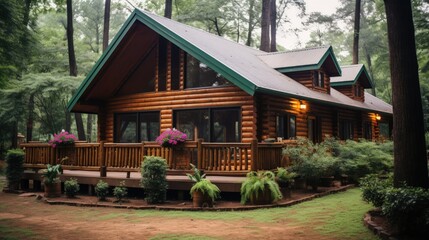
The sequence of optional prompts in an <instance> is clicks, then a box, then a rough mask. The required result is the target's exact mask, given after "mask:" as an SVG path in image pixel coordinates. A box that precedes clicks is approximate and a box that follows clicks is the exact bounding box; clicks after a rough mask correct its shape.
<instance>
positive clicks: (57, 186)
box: [45, 182, 61, 198]
mask: <svg viewBox="0 0 429 240" xmlns="http://www.w3.org/2000/svg"><path fill="white" fill-rule="evenodd" d="M45 197H47V198H54V197H61V182H55V183H45Z"/></svg>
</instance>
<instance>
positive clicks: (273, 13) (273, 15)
mask: <svg viewBox="0 0 429 240" xmlns="http://www.w3.org/2000/svg"><path fill="white" fill-rule="evenodd" d="M270 21H271V23H270V24H271V47H270V51H271V52H277V9H276V0H271V7H270Z"/></svg>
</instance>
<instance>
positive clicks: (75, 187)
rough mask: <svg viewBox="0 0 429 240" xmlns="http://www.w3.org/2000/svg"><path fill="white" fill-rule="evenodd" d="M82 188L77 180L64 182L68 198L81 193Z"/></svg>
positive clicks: (72, 179)
mask: <svg viewBox="0 0 429 240" xmlns="http://www.w3.org/2000/svg"><path fill="white" fill-rule="evenodd" d="M79 189H80V186H79V183H78V182H77V179H76V178H70V179H69V180H66V181H65V182H64V192H65V193H66V195H67V197H74V196H76V194H77V193H78V192H79Z"/></svg>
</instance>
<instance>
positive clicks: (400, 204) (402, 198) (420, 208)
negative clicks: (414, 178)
mask: <svg viewBox="0 0 429 240" xmlns="http://www.w3.org/2000/svg"><path fill="white" fill-rule="evenodd" d="M382 211H383V214H384V215H385V216H386V217H387V219H389V222H390V223H391V224H393V225H394V226H395V227H396V228H397V230H399V232H401V233H409V234H418V233H420V235H422V234H424V235H426V236H428V233H429V191H428V190H427V189H423V188H412V187H403V188H391V189H388V190H387V191H386V192H385V198H384V203H383V206H382Z"/></svg>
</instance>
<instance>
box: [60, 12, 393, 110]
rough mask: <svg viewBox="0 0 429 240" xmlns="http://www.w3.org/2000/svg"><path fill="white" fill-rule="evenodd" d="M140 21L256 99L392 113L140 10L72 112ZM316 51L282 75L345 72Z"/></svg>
mask: <svg viewBox="0 0 429 240" xmlns="http://www.w3.org/2000/svg"><path fill="white" fill-rule="evenodd" d="M136 22H140V23H142V24H143V25H145V26H147V27H149V28H150V29H152V30H153V31H154V32H156V33H157V34H159V35H160V36H162V37H164V38H166V39H167V40H168V41H170V42H172V43H173V44H175V45H177V46H178V47H179V48H181V49H183V50H184V51H186V52H187V53H189V54H191V55H192V56H194V57H195V58H197V59H198V60H199V61H201V62H203V63H205V64H206V65H207V66H208V67H210V68H211V69H213V70H214V71H216V72H218V73H220V74H221V75H223V76H224V77H225V78H226V79H228V80H229V81H230V82H231V83H232V84H234V85H236V86H238V87H239V88H241V89H242V90H244V91H245V92H247V93H248V94H250V95H254V94H255V93H256V92H264V93H270V94H281V95H282V96H288V97H294V98H298V99H308V100H310V101H317V102H323V103H326V104H332V105H338V106H344V107H352V108H358V109H368V110H371V111H378V112H386V113H392V110H391V108H390V109H388V108H386V106H381V105H380V104H370V105H366V104H365V103H362V102H358V101H355V100H352V99H350V98H348V97H347V96H345V95H343V94H341V93H339V92H337V91H336V90H334V89H332V88H331V94H326V93H320V92H317V91H312V90H310V89H308V88H306V87H305V86H303V85H301V84H300V83H298V82H296V81H295V80H293V79H291V78H289V77H287V76H285V75H284V74H282V73H281V72H279V71H277V70H276V69H275V67H272V66H271V64H268V63H267V62H266V61H267V59H268V60H269V58H271V57H272V56H275V55H276V53H266V52H263V51H260V50H257V49H253V48H250V47H247V46H244V45H241V44H238V43H236V42H233V41H230V40H227V39H225V38H222V37H219V36H217V35H213V34H210V33H208V32H205V31H202V30H199V29H196V28H193V27H190V26H187V25H185V24H182V23H178V22H176V21H173V20H171V19H167V18H164V17H160V16H157V15H155V14H152V13H149V12H146V11H142V10H138V9H136V10H135V11H133V13H132V14H131V15H130V17H129V18H128V19H127V21H126V22H125V24H124V25H123V26H122V28H121V29H120V31H119V32H118V34H117V35H116V36H115V38H114V39H113V41H112V42H111V44H110V45H109V47H108V48H107V50H106V51H105V52H104V53H103V54H102V56H101V57H100V59H99V60H98V61H97V62H96V64H95V65H94V67H93V69H92V70H91V72H90V73H89V74H88V76H87V77H86V78H85V80H84V81H83V82H82V84H81V86H80V87H79V88H78V90H77V91H76V93H75V95H74V96H73V97H72V98H71V100H70V102H69V104H68V110H69V111H72V110H76V109H75V106H76V104H78V103H79V100H80V99H82V97H83V96H84V95H85V94H90V90H91V88H93V87H94V86H95V87H96V86H97V84H98V83H95V85H94V84H93V85H91V83H92V82H93V80H94V79H95V78H96V77H97V76H98V75H99V74H100V70H101V69H102V68H103V66H104V65H105V64H106V62H107V61H108V60H109V58H111V57H112V54H113V53H114V52H115V50H116V49H117V47H118V46H119V44H120V43H121V41H122V40H123V39H124V37H125V36H126V34H127V33H128V32H129V31H130V29H131V28H132V27H133V26H134V25H135V24H136ZM131 47H132V46H131ZM312 50H313V49H308V50H307V51H306V50H305V49H304V50H299V51H302V52H303V53H306V54H307V55H314V51H318V52H320V53H321V55H320V56H319V57H315V58H314V59H312V61H308V63H309V64H307V65H299V66H298V65H297V66H292V64H291V65H290V67H283V68H284V69H283V70H284V71H287V69H289V70H290V69H294V70H297V69H298V70H299V71H301V70H307V69H310V68H311V69H318V68H320V67H321V66H322V65H323V63H324V62H325V61H326V60H327V59H328V57H330V58H331V59H332V61H333V63H334V64H333V65H334V68H335V69H336V70H335V72H337V75H339V74H340V73H341V69H340V68H339V66H338V63H337V61H336V58H335V55H334V53H333V50H332V47H330V46H329V47H324V48H314V51H312ZM281 54H284V53H279V55H281ZM286 55H287V54H286ZM295 60H298V59H295ZM304 60H305V59H304ZM102 77H104V76H102ZM105 80H108V79H105ZM90 86H91V87H90ZM380 101H381V100H380ZM375 102H377V101H375ZM379 106H380V107H379ZM389 106H390V105H389Z"/></svg>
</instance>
